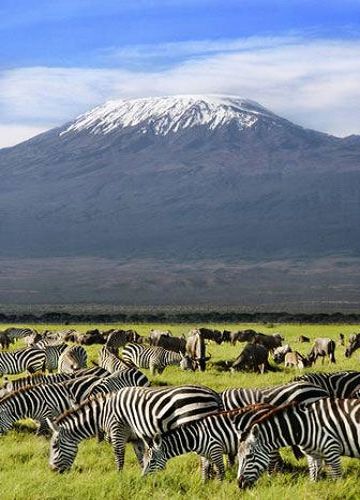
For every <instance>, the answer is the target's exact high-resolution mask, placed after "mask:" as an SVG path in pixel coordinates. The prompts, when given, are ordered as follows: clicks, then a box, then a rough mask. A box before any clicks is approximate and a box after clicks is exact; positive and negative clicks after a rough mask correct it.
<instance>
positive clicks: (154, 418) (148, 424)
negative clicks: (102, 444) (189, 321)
mask: <svg viewBox="0 0 360 500" xmlns="http://www.w3.org/2000/svg"><path fill="white" fill-rule="evenodd" d="M221 409H222V404H221V400H220V398H219V395H218V394H217V393H216V392H215V391H213V390H211V389H209V388H207V387H201V386H193V385H190V386H179V387H171V388H156V389H152V388H144V387H126V388H124V389H121V390H120V391H118V392H116V393H111V394H109V395H106V396H103V395H100V396H98V397H96V398H93V399H89V400H87V401H85V402H84V403H83V404H82V405H80V406H79V408H77V409H76V410H74V411H71V412H69V413H67V414H65V415H63V416H61V417H59V418H58V419H57V420H56V422H55V423H51V422H49V425H50V427H52V429H53V432H54V433H53V437H52V440H51V446H50V466H51V468H53V469H54V470H57V471H59V472H63V471H65V470H67V469H70V467H71V465H72V463H73V461H74V459H75V456H76V453H77V449H78V444H79V442H80V441H81V440H83V439H86V438H88V437H92V436H98V435H101V434H102V433H107V434H108V435H109V437H110V441H111V443H112V445H113V448H114V452H115V461H116V465H117V468H118V469H119V470H120V469H122V468H123V465H124V454H125V444H126V442H127V441H129V440H133V441H134V440H135V441H136V446H137V448H136V453H137V456H138V458H139V459H140V449H139V448H140V447H141V444H142V440H143V439H145V438H151V437H153V436H154V435H155V434H157V433H158V432H160V433H164V432H166V431H167V430H169V429H173V428H175V427H177V426H179V425H182V424H186V423H187V422H191V421H194V420H197V419H199V418H201V417H203V416H205V415H208V414H209V413H212V412H215V411H218V410H221Z"/></svg>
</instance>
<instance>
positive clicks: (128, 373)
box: [88, 367, 150, 396]
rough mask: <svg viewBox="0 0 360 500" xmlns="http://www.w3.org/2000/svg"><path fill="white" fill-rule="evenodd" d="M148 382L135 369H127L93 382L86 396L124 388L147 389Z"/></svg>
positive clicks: (142, 374)
mask: <svg viewBox="0 0 360 500" xmlns="http://www.w3.org/2000/svg"><path fill="white" fill-rule="evenodd" d="M149 385H150V382H149V379H148V378H147V376H146V375H145V374H144V373H142V372H141V371H140V370H138V369H137V368H135V367H134V368H127V369H126V370H120V371H118V372H114V373H112V374H111V375H110V376H109V377H106V378H104V379H100V380H98V381H97V382H94V383H93V384H92V386H91V387H90V388H89V391H88V395H89V396H90V395H91V396H93V395H97V394H104V393H106V392H115V391H119V390H120V389H123V388H124V387H149Z"/></svg>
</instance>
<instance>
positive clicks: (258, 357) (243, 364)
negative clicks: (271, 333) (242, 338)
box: [230, 343, 274, 373]
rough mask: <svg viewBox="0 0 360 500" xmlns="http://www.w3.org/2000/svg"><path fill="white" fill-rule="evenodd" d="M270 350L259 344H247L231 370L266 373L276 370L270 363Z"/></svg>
mask: <svg viewBox="0 0 360 500" xmlns="http://www.w3.org/2000/svg"><path fill="white" fill-rule="evenodd" d="M268 357H269V351H268V350H267V348H266V347H264V346H263V345H259V344H250V343H249V344H247V345H246V346H245V347H244V349H243V351H242V352H241V353H240V355H239V356H238V357H237V358H236V360H235V361H234V363H233V364H232V366H231V369H230V370H231V371H232V372H233V371H250V372H256V373H264V372H265V371H267V370H271V371H274V370H273V368H272V367H271V366H270V364H269V360H268Z"/></svg>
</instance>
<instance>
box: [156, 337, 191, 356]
mask: <svg viewBox="0 0 360 500" xmlns="http://www.w3.org/2000/svg"><path fill="white" fill-rule="evenodd" d="M156 345H157V347H162V348H163V349H166V350H167V351H174V352H182V353H183V354H185V351H186V339H185V338H184V337H165V336H162V337H160V338H159V340H158V343H157V344H156Z"/></svg>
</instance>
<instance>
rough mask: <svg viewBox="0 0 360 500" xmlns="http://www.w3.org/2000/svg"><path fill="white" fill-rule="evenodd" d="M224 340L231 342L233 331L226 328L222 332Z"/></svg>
mask: <svg viewBox="0 0 360 500" xmlns="http://www.w3.org/2000/svg"><path fill="white" fill-rule="evenodd" d="M222 341H223V342H230V341H231V332H230V331H229V330H224V331H223V332H222Z"/></svg>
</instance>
